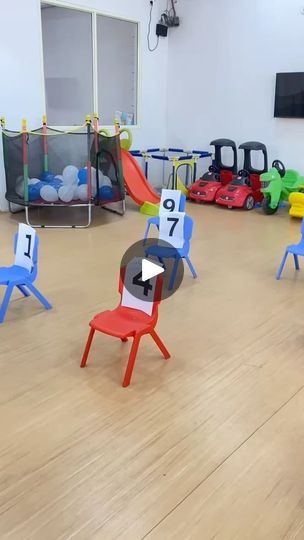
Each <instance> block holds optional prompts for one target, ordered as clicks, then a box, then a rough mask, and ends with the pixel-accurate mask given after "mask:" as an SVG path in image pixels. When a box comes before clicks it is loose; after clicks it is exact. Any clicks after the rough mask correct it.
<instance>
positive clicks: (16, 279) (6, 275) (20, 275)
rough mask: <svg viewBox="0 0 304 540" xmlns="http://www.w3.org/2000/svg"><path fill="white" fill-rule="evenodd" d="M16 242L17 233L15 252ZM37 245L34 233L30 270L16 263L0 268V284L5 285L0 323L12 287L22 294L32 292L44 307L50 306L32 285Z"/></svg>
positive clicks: (25, 294) (37, 241)
mask: <svg viewBox="0 0 304 540" xmlns="http://www.w3.org/2000/svg"><path fill="white" fill-rule="evenodd" d="M17 244H18V233H17V234H16V235H15V241H14V253H15V254H16V251H17ZM38 247H39V238H38V236H37V235H35V244H34V250H33V259H32V264H33V266H32V268H31V270H28V269H27V268H23V267H22V266H18V265H16V264H14V265H13V266H9V267H2V268H0V285H5V286H6V291H5V294H4V298H3V301H2V304H1V307H0V323H3V322H4V319H5V316H6V313H7V310H8V306H9V302H10V299H11V295H12V292H13V290H14V287H17V289H19V291H20V292H21V293H22V294H23V296H26V297H27V296H30V293H32V294H33V295H34V296H36V298H37V299H38V300H39V302H41V304H42V305H43V306H44V307H45V309H51V308H52V306H51V304H50V303H49V302H48V301H47V300H46V298H44V296H43V295H42V294H41V293H40V292H39V291H38V290H37V289H36V287H35V286H34V285H33V283H34V281H35V280H36V278H37V273H38Z"/></svg>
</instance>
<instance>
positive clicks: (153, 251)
mask: <svg viewBox="0 0 304 540" xmlns="http://www.w3.org/2000/svg"><path fill="white" fill-rule="evenodd" d="M177 253H178V252H177V250H176V249H174V248H170V247H166V246H158V245H154V246H150V247H148V248H147V249H146V255H152V257H158V258H160V259H163V258H164V259H171V258H174V259H175V257H176V255H177Z"/></svg>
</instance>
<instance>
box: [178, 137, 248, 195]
mask: <svg viewBox="0 0 304 540" xmlns="http://www.w3.org/2000/svg"><path fill="white" fill-rule="evenodd" d="M210 145H211V146H214V147H215V154H214V161H213V165H211V166H210V167H209V171H208V172H206V173H205V174H204V175H203V176H202V177H201V178H199V179H198V180H196V182H194V184H193V185H192V186H191V188H190V190H189V195H188V197H189V199H190V200H193V201H198V202H213V201H214V200H215V198H216V194H217V192H218V190H219V189H220V188H221V187H223V186H224V185H226V184H227V183H228V182H230V181H231V180H232V179H233V177H234V175H235V174H236V173H237V148H236V144H235V142H234V141H231V140H230V139H216V140H214V141H211V143H210ZM225 147H228V148H231V149H232V151H233V163H232V165H224V163H223V159H222V149H223V148H225Z"/></svg>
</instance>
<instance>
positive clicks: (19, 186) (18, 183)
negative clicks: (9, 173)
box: [15, 176, 24, 199]
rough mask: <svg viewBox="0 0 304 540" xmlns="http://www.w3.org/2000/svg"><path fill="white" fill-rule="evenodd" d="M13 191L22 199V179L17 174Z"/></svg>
mask: <svg viewBox="0 0 304 540" xmlns="http://www.w3.org/2000/svg"><path fill="white" fill-rule="evenodd" d="M15 191H16V193H17V195H19V197H21V198H22V199H23V197H24V180H23V176H18V178H17V180H16V187H15Z"/></svg>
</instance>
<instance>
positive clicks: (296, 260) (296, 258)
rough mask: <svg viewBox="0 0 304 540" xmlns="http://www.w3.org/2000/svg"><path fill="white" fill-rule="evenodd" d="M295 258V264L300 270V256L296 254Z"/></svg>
mask: <svg viewBox="0 0 304 540" xmlns="http://www.w3.org/2000/svg"><path fill="white" fill-rule="evenodd" d="M293 258H294V263H295V267H296V270H300V264H299V257H298V255H296V254H294V256H293Z"/></svg>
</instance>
